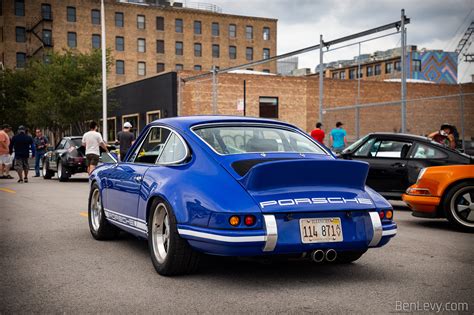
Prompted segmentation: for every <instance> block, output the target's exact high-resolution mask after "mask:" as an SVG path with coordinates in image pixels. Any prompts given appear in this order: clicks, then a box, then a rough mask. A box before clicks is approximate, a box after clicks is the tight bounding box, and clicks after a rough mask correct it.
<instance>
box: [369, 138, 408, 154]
mask: <svg viewBox="0 0 474 315" xmlns="http://www.w3.org/2000/svg"><path fill="white" fill-rule="evenodd" d="M378 143H380V144H379V145H377V143H376V144H375V145H374V147H376V151H375V152H374V151H373V150H371V152H370V154H371V156H375V157H384V158H398V159H404V158H407V153H408V151H409V150H410V147H411V143H410V142H404V141H395V140H383V141H378Z"/></svg>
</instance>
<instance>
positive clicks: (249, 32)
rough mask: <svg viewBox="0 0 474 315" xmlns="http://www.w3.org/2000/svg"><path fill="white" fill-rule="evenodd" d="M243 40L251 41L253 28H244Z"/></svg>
mask: <svg viewBox="0 0 474 315" xmlns="http://www.w3.org/2000/svg"><path fill="white" fill-rule="evenodd" d="M245 38H247V39H253V26H249V25H247V26H246V27H245Z"/></svg>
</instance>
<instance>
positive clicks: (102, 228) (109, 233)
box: [87, 183, 119, 241]
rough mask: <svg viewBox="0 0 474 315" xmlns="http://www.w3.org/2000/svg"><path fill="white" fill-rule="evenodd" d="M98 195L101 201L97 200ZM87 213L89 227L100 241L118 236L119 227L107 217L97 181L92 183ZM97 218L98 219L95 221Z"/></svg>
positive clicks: (94, 236) (93, 235)
mask: <svg viewBox="0 0 474 315" xmlns="http://www.w3.org/2000/svg"><path fill="white" fill-rule="evenodd" d="M96 194H97V195H96ZM96 196H98V198H99V202H97V200H96V199H95V197H96ZM94 203H96V204H94ZM97 203H98V204H99V207H96V206H97ZM96 208H97V210H98V211H97V212H96ZM87 213H88V220H89V229H90V231H91V234H92V237H93V238H95V239H96V240H99V241H103V240H110V239H114V238H116V237H117V235H118V233H119V229H118V228H117V227H115V226H114V225H112V224H111V223H109V222H108V221H107V219H106V218H105V213H104V207H103V205H102V198H101V193H100V189H99V186H98V185H97V184H96V183H94V184H92V187H91V191H90V193H89V206H88V211H87ZM96 215H97V217H96ZM95 219H97V220H96V221H93V220H95Z"/></svg>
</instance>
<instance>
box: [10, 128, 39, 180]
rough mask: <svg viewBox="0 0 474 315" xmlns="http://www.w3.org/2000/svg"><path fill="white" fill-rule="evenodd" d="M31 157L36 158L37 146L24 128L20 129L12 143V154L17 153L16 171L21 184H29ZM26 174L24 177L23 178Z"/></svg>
mask: <svg viewBox="0 0 474 315" xmlns="http://www.w3.org/2000/svg"><path fill="white" fill-rule="evenodd" d="M30 150H31V156H32V157H35V145H34V143H33V138H32V137H31V136H30V135H28V134H27V133H26V128H25V127H24V126H20V127H18V133H17V134H16V135H15V136H13V138H12V141H11V142H10V154H12V153H13V152H15V170H16V172H17V173H18V177H19V179H18V182H19V183H23V182H25V183H28V169H29V168H30V166H29V165H28V158H29V157H30ZM23 173H24V175H25V176H24V177H23Z"/></svg>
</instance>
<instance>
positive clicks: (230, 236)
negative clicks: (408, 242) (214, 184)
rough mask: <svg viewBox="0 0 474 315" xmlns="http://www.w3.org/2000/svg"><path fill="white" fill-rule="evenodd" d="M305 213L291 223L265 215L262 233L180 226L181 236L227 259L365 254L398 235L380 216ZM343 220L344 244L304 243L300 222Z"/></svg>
mask: <svg viewBox="0 0 474 315" xmlns="http://www.w3.org/2000/svg"><path fill="white" fill-rule="evenodd" d="M347 213H348V212H322V213H302V214H297V215H293V216H292V218H291V219H288V217H287V216H285V215H284V214H265V215H264V223H265V224H264V228H263V229H261V230H218V229H208V228H202V227H192V226H186V225H178V233H179V234H180V236H181V237H183V238H185V239H187V240H188V242H189V244H190V245H191V246H192V247H193V248H195V249H196V250H198V251H201V252H204V253H207V254H212V255H224V256H258V255H279V254H298V253H303V252H308V251H312V250H314V249H329V248H332V249H335V250H336V251H365V250H367V248H369V247H381V246H383V245H385V244H387V243H388V242H389V240H390V239H391V238H392V237H394V236H395V235H396V233H397V225H396V223H394V222H392V221H387V222H385V221H384V222H382V221H381V220H380V218H379V215H378V212H375V211H373V212H365V211H364V212H361V211H358V212H356V211H354V212H349V214H347ZM312 217H315V218H316V217H317V218H320V217H340V218H341V222H342V230H343V241H342V242H327V243H310V244H304V243H302V241H301V234H300V227H299V224H300V223H299V219H301V218H312Z"/></svg>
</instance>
